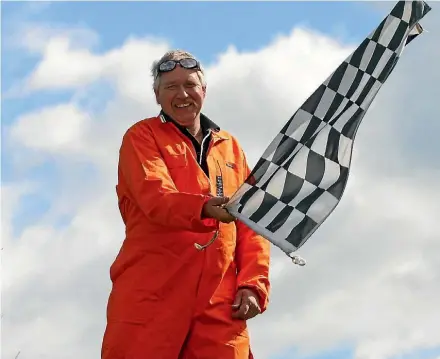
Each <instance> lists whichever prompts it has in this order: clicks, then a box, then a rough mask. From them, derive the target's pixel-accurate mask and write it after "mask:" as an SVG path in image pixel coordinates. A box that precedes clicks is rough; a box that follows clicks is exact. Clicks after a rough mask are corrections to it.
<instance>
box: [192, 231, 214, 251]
mask: <svg viewBox="0 0 440 359" xmlns="http://www.w3.org/2000/svg"><path fill="white" fill-rule="evenodd" d="M217 237H218V231H215V233H214V235H213V236H212V238H211V239H210V240H209V242H208V243H206V244H199V243H194V247H196V249H197V250H198V251H203V250H204V249H206V248H208V247H209V246H210V245H211V244H213V243H214V242H215V240H216V239H217Z"/></svg>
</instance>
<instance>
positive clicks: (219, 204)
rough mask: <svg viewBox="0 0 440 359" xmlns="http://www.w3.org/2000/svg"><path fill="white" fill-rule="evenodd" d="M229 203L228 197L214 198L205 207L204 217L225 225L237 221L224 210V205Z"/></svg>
mask: <svg viewBox="0 0 440 359" xmlns="http://www.w3.org/2000/svg"><path fill="white" fill-rule="evenodd" d="M228 201H229V198H228V197H212V198H211V199H209V200H208V201H207V202H206V203H205V205H204V206H203V211H202V215H203V217H206V218H214V219H217V220H218V221H220V222H223V223H230V222H233V221H235V218H234V217H233V216H231V215H230V214H229V213H228V211H227V210H226V209H224V208H223V205H225V204H226V203H228Z"/></svg>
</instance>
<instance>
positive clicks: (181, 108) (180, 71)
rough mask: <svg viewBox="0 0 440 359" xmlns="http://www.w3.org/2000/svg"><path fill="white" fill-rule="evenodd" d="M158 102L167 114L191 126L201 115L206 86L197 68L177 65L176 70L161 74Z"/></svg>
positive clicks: (186, 125)
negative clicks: (204, 86)
mask: <svg viewBox="0 0 440 359" xmlns="http://www.w3.org/2000/svg"><path fill="white" fill-rule="evenodd" d="M156 99H157V102H158V104H159V105H160V106H161V107H162V109H163V110H164V111H165V113H166V114H168V115H169V116H171V117H172V118H173V119H174V120H175V121H176V122H177V123H179V124H180V125H182V126H185V127H188V126H191V125H192V124H193V123H194V121H195V119H196V118H197V116H198V115H199V113H200V111H201V109H202V105H203V100H204V99H205V88H203V86H202V83H201V82H200V80H199V77H198V76H197V71H196V70H187V69H184V68H182V67H181V66H179V65H177V66H176V67H175V69H174V70H172V71H169V72H164V73H162V74H161V79H160V85H159V89H158V91H157V92H156Z"/></svg>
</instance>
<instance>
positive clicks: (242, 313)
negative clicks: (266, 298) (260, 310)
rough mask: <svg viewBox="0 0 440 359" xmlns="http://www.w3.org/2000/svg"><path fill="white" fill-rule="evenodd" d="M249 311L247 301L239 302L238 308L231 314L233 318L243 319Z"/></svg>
mask: <svg viewBox="0 0 440 359" xmlns="http://www.w3.org/2000/svg"><path fill="white" fill-rule="evenodd" d="M248 311H249V304H248V303H241V305H240V308H239V309H238V311H236V312H235V313H233V314H232V316H233V317H234V318H238V319H245V317H246V313H247V312H248Z"/></svg>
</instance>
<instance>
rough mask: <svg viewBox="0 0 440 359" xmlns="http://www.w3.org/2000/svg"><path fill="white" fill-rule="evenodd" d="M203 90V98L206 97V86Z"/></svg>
mask: <svg viewBox="0 0 440 359" xmlns="http://www.w3.org/2000/svg"><path fill="white" fill-rule="evenodd" d="M202 90H203V97H206V85H205V86H203V87H202Z"/></svg>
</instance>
